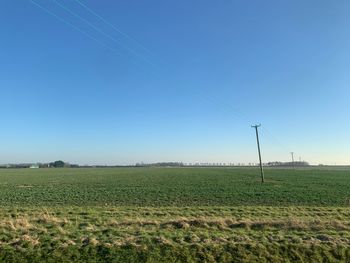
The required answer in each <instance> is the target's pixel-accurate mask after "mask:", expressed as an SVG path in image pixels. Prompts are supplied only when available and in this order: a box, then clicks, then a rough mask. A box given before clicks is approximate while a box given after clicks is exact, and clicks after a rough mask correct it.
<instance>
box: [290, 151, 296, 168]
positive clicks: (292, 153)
mask: <svg viewBox="0 0 350 263" xmlns="http://www.w3.org/2000/svg"><path fill="white" fill-rule="evenodd" d="M290 154H291V155H292V165H293V169H294V170H295V164H294V152H291V153H290Z"/></svg>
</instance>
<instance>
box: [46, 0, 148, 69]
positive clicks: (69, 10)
mask: <svg viewBox="0 0 350 263" xmlns="http://www.w3.org/2000/svg"><path fill="white" fill-rule="evenodd" d="M52 1H53V2H55V3H56V4H57V5H58V6H59V7H61V8H62V9H64V10H66V11H67V12H68V13H70V14H71V15H73V16H75V17H77V18H78V19H80V20H81V21H83V22H84V23H86V24H88V25H89V26H90V27H92V28H93V29H94V30H96V31H97V32H99V33H101V34H102V35H104V36H105V37H107V38H109V39H110V40H112V41H113V42H115V43H117V44H118V45H120V46H121V47H122V48H124V49H126V50H128V51H129V52H131V53H132V54H134V55H135V56H138V57H140V58H142V59H143V60H145V61H146V62H147V63H149V64H151V65H154V64H153V63H152V62H151V61H149V60H148V59H147V58H145V57H143V56H141V55H140V54H138V53H137V52H136V51H135V50H133V49H132V48H129V47H128V46H125V45H124V44H123V43H122V42H120V41H119V40H117V39H116V38H114V37H113V36H111V35H109V34H108V33H106V32H104V31H103V30H101V29H100V28H98V27H97V26H95V25H94V24H93V23H91V22H90V21H88V20H87V19H85V18H83V17H82V16H80V15H78V14H77V13H76V12H74V11H72V10H71V9H69V8H68V7H67V6H65V5H64V4H62V3H60V2H59V1H57V0H52Z"/></svg>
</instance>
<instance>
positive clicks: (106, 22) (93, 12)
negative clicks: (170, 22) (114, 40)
mask: <svg viewBox="0 0 350 263" xmlns="http://www.w3.org/2000/svg"><path fill="white" fill-rule="evenodd" d="M75 2H77V3H78V4H79V5H80V6H82V7H83V8H85V9H86V10H87V11H88V12H90V13H91V14H93V15H94V16H96V17H97V18H98V19H100V20H101V21H102V22H104V23H105V24H107V25H109V26H110V27H112V28H113V29H114V30H115V31H116V32H118V33H119V34H121V35H123V36H124V37H126V38H128V39H130V40H132V41H133V42H134V43H135V44H137V45H138V46H139V47H141V48H142V49H143V50H145V51H147V52H148V53H149V54H151V55H152V54H153V53H152V52H151V51H150V50H149V49H147V48H146V47H145V46H143V45H142V44H141V43H139V42H138V41H137V40H136V39H134V38H133V37H131V36H130V35H128V34H126V33H124V32H123V31H121V30H120V29H119V28H117V27H116V26H115V25H113V24H112V23H111V22H109V21H107V20H106V19H105V18H103V17H102V16H100V15H99V14H97V13H96V12H95V11H93V10H92V9H91V8H89V7H88V6H87V5H85V4H83V3H82V2H81V1H79V0H75Z"/></svg>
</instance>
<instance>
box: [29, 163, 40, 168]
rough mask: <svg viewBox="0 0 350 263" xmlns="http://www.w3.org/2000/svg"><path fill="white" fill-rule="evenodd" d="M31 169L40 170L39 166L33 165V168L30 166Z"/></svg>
mask: <svg viewBox="0 0 350 263" xmlns="http://www.w3.org/2000/svg"><path fill="white" fill-rule="evenodd" d="M29 168H31V169H38V168H39V164H32V165H31V166H29Z"/></svg>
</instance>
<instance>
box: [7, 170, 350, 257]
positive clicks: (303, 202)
mask: <svg viewBox="0 0 350 263" xmlns="http://www.w3.org/2000/svg"><path fill="white" fill-rule="evenodd" d="M0 211H1V216H0V260H2V261H7V262H26V261H27V262H39V261H43V262H50V261H52V262H56V261H60V262H71V261H72V260H74V261H80V262H97V261H101V262H104V261H108V262H198V261H200V262H232V261H234V262H350V248H349V247H350V171H349V170H346V169H345V170H332V169H329V170H327V169H300V170H295V171H294V170H289V169H267V170H266V183H265V184H261V183H260V178H259V171H258V169H255V168H241V169H239V168H115V169H110V168H108V169H107V168H106V169H16V170H15V169H14V170H12V169H3V170H0Z"/></svg>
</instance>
